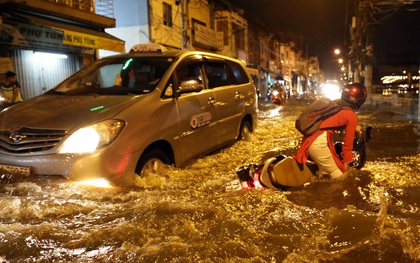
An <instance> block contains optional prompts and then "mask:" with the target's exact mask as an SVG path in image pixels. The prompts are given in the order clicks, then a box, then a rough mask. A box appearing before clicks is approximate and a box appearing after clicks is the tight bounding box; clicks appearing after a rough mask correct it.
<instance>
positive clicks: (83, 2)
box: [46, 0, 114, 18]
mask: <svg viewBox="0 0 420 263" xmlns="http://www.w3.org/2000/svg"><path fill="white" fill-rule="evenodd" d="M46 1H48V2H53V3H57V4H60V5H65V6H68V7H71V8H74V9H78V10H83V11H87V12H91V13H95V14H97V15H102V16H106V17H110V18H114V0H96V1H95V0H46Z"/></svg>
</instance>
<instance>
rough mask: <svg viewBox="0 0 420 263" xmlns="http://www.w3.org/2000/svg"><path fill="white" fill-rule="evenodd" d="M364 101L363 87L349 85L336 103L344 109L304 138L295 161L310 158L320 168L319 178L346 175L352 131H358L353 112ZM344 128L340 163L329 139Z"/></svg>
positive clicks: (350, 158) (358, 84) (364, 88)
mask: <svg viewBox="0 0 420 263" xmlns="http://www.w3.org/2000/svg"><path fill="white" fill-rule="evenodd" d="M366 98H367V90H366V87H365V86H363V85H362V84H360V83H352V84H348V85H346V86H345V87H344V89H343V91H342V93H341V99H338V100H336V102H337V103H338V104H339V105H341V106H344V108H343V109H341V110H340V111H339V112H337V113H336V114H334V115H332V116H331V117H329V118H327V119H325V120H324V121H322V123H321V125H320V129H319V130H318V131H317V132H315V133H314V134H312V135H310V136H304V137H303V139H302V142H301V145H300V148H299V149H298V150H297V152H296V154H295V156H294V158H295V160H296V161H297V162H298V163H301V164H305V163H306V162H307V160H308V159H309V158H310V159H311V160H312V161H313V162H314V163H315V164H316V165H317V166H318V168H319V172H320V173H321V174H320V176H321V177H324V176H325V175H326V176H327V177H329V178H330V179H333V180H334V179H339V178H341V177H344V176H345V174H346V173H345V172H346V171H347V170H348V169H349V164H350V163H351V161H352V158H353V157H352V150H353V139H354V136H355V132H356V131H357V132H360V130H361V127H360V126H359V125H358V118H357V115H356V113H355V112H356V111H357V110H358V109H359V108H360V106H362V105H363V103H364V102H365V101H366ZM342 129H344V132H345V135H344V141H343V146H342V161H341V159H340V157H339V156H338V155H337V154H336V152H335V150H334V143H333V139H332V136H333V134H334V131H336V130H342Z"/></svg>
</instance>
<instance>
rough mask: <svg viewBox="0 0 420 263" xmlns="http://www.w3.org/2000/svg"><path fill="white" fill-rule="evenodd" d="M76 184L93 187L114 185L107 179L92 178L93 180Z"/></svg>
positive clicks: (111, 186) (110, 186)
mask: <svg viewBox="0 0 420 263" xmlns="http://www.w3.org/2000/svg"><path fill="white" fill-rule="evenodd" d="M75 184H76V185H78V186H93V187H100V188H113V187H114V186H113V185H111V184H110V183H109V182H108V181H107V180H105V179H92V180H86V181H80V182H75Z"/></svg>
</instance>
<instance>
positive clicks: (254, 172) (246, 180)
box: [224, 126, 372, 191]
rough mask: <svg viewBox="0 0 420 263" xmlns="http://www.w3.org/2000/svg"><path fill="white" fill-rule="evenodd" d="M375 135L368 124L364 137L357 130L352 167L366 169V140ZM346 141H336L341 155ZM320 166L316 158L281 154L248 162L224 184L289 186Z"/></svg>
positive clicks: (232, 187)
mask: <svg viewBox="0 0 420 263" xmlns="http://www.w3.org/2000/svg"><path fill="white" fill-rule="evenodd" d="M371 138H372V127H370V126H369V127H367V128H366V131H365V132H364V137H363V136H362V135H361V134H360V133H359V132H356V133H355V136H354V141H353V160H352V162H351V163H350V167H353V168H355V169H358V170H360V169H362V168H363V166H364V165H365V163H366V143H367V142H368V141H369V140H370V139H371ZM342 145H343V143H342V142H340V141H337V142H335V144H334V147H335V151H336V153H337V154H338V156H340V158H341V153H342ZM317 171H318V167H317V166H316V164H315V163H314V162H312V161H308V162H307V163H305V164H300V163H298V162H296V161H295V159H294V158H293V157H291V156H286V155H277V156H275V157H272V158H269V159H267V160H266V161H265V162H263V163H260V164H255V163H253V164H247V165H244V166H241V167H239V168H238V169H237V170H236V175H237V177H238V178H237V179H235V180H233V181H231V182H228V183H226V184H225V185H224V187H225V190H226V191H240V190H248V189H254V188H257V189H258V188H269V189H273V190H287V189H289V188H292V187H299V186H302V185H303V184H305V183H307V182H311V181H314V179H315V178H316V172H317Z"/></svg>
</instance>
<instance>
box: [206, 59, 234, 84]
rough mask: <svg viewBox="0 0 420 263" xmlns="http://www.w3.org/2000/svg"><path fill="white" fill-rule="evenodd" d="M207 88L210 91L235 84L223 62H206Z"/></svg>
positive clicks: (229, 70) (228, 68)
mask: <svg viewBox="0 0 420 263" xmlns="http://www.w3.org/2000/svg"><path fill="white" fill-rule="evenodd" d="M206 68H207V78H208V87H209V88H210V89H212V88H216V87H222V86H227V85H234V84H236V79H235V77H234V75H233V74H232V71H231V69H230V67H229V66H228V65H227V63H225V62H218V61H217V62H207V63H206Z"/></svg>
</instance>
